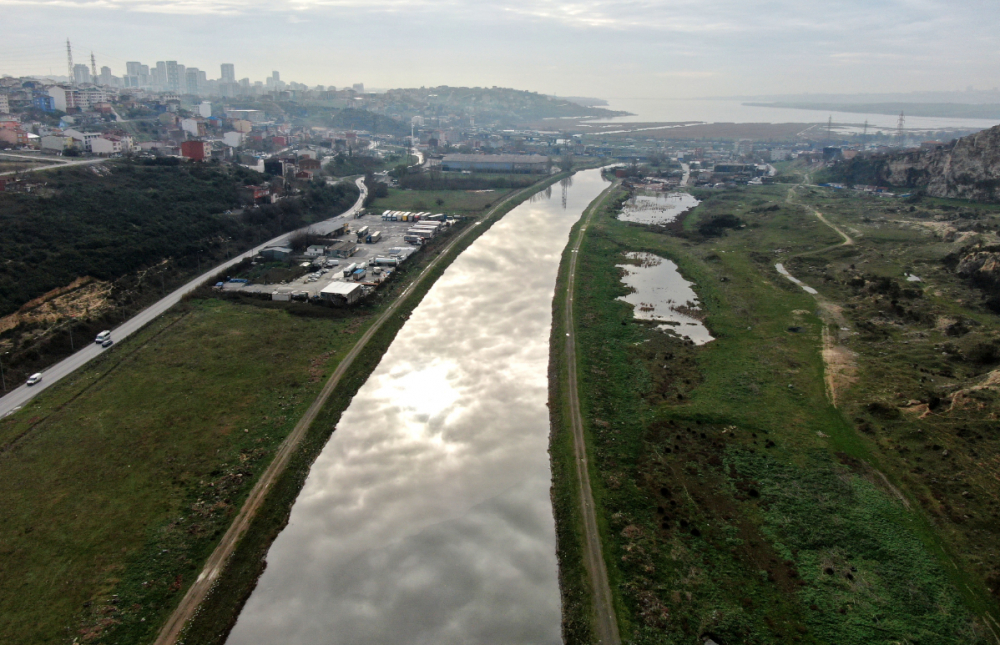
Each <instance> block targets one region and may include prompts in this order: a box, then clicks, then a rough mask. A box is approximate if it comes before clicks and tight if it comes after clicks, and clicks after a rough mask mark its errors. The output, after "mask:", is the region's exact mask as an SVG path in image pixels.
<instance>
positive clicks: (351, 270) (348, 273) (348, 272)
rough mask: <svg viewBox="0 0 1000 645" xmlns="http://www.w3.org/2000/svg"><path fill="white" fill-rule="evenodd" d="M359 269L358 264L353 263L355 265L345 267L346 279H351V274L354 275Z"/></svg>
mask: <svg viewBox="0 0 1000 645" xmlns="http://www.w3.org/2000/svg"><path fill="white" fill-rule="evenodd" d="M357 268H358V265H357V263H356V262H355V263H353V264H349V265H348V266H346V267H344V277H345V278H349V277H351V274H352V273H354V271H355V270H356V269H357Z"/></svg>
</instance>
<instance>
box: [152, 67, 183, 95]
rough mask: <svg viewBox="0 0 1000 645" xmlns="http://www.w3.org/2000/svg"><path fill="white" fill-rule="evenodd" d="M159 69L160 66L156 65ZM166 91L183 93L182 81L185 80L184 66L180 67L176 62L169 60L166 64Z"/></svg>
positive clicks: (164, 68)
mask: <svg viewBox="0 0 1000 645" xmlns="http://www.w3.org/2000/svg"><path fill="white" fill-rule="evenodd" d="M156 66H157V68H159V66H160V64H159V63H157V64H156ZM163 70H164V74H165V79H164V89H166V90H168V91H170V92H181V91H182V85H183V83H182V79H183V78H184V66H183V65H178V64H177V61H175V60H168V61H167V62H166V63H164V67H163Z"/></svg>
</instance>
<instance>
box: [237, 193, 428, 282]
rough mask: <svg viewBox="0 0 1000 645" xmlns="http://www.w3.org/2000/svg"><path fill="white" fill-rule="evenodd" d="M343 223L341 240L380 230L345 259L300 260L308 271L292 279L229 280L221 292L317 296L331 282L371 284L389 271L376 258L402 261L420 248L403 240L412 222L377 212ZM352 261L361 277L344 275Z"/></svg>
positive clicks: (325, 230) (325, 228)
mask: <svg viewBox="0 0 1000 645" xmlns="http://www.w3.org/2000/svg"><path fill="white" fill-rule="evenodd" d="M340 223H341V222H340V220H339V218H338V220H337V221H335V222H332V223H328V224H326V225H324V226H323V228H322V229H320V228H319V227H317V228H316V229H315V230H314V231H313V232H315V233H316V234H319V235H323V234H326V233H328V232H329V231H330V230H333V229H334V228H336V227H337V226H338V225H339V224H340ZM347 223H348V227H349V229H350V230H349V232H348V233H347V234H345V235H342V236H341V237H340V239H342V240H348V241H352V242H353V241H355V240H357V239H358V237H357V231H359V230H361V229H362V228H363V227H366V226H367V227H368V233H369V234H371V233H374V232H380V233H381V238H380V239H379V240H378V241H377V242H374V243H366V242H358V243H357V250H356V251H355V253H354V254H353V255H352V256H351V257H348V258H338V257H333V256H320V257H317V258H307V259H303V260H301V262H303V263H304V262H306V261H307V260H308V261H309V262H310V263H311V264H312V267H311V268H312V270H311V271H310V272H308V273H307V274H306V275H304V276H303V277H301V278H298V279H296V280H292V281H289V282H287V283H284V284H280V283H279V284H244V283H233V282H229V283H225V284H224V285H223V286H222V289H223V291H227V292H238V293H247V294H270V295H272V297H273V298H274V299H277V300H287V299H289V298H291V297H292V296H294V297H295V298H296V299H312V298H314V297H318V296H319V294H320V292H321V291H322V290H323V289H324V288H326V287H327V286H328V285H329V284H331V283H333V282H360V283H361V284H362V285H366V286H375V285H377V284H378V283H379V282H381V281H382V280H384V279H385V278H386V277H387V276H388V275H390V274H391V273H392V271H393V267H392V266H381V267H376V266H374V264H373V263H374V261H375V258H376V257H395V258H398V259H399V260H400V263H402V262H403V261H405V260H406V258H407V257H409V256H410V255H412V254H413V253H416V252H418V251H419V250H420V246H418V245H414V244H410V243H408V242H406V241H405V240H404V239H403V236H404V235H405V234H406V231H407V230H409V229H411V228H413V227H414V226H415V225H417V224H415V223H414V222H402V221H384V220H383V219H382V216H381V213H380V214H378V215H373V214H369V215H365V216H362V217H359V218H350V219H348V220H347ZM352 264H354V265H357V266H356V268H364V269H366V274H365V276H364V277H363V278H362V279H361V280H355V279H354V278H353V277H351V276H345V275H344V271H345V270H346V269H347V268H348V267H350V266H351V265H352Z"/></svg>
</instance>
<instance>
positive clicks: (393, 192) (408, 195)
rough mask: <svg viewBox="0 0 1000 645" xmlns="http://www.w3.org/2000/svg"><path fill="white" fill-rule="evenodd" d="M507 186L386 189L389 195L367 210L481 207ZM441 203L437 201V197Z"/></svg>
mask: <svg viewBox="0 0 1000 645" xmlns="http://www.w3.org/2000/svg"><path fill="white" fill-rule="evenodd" d="M508 193H510V191H509V190H496V191H492V192H488V193H477V192H469V191H464V190H399V189H397V188H390V189H389V196H388V197H383V198H381V199H376V200H375V201H374V202H373V203H372V205H371V206H370V207H369V210H371V211H373V212H377V213H381V212H382V211H384V210H400V211H430V212H433V213H457V214H466V213H470V212H476V211H482V210H483V209H485V208H489V207H490V206H492V205H493V204H496V203H497V202H499V201H500V200H501V199H503V198H504V197H505V196H506V195H507V194H508ZM439 199H440V200H442V202H443V203H441V204H438V203H437V200H439Z"/></svg>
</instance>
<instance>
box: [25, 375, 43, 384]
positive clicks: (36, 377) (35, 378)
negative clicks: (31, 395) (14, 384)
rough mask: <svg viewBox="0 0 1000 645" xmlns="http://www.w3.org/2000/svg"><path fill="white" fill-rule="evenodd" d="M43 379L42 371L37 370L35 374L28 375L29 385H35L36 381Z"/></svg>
mask: <svg viewBox="0 0 1000 645" xmlns="http://www.w3.org/2000/svg"><path fill="white" fill-rule="evenodd" d="M41 380H42V373H41V372H35V373H34V374H32V375H31V376H29V377H28V385H34V384H35V383H37V382H39V381H41Z"/></svg>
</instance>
